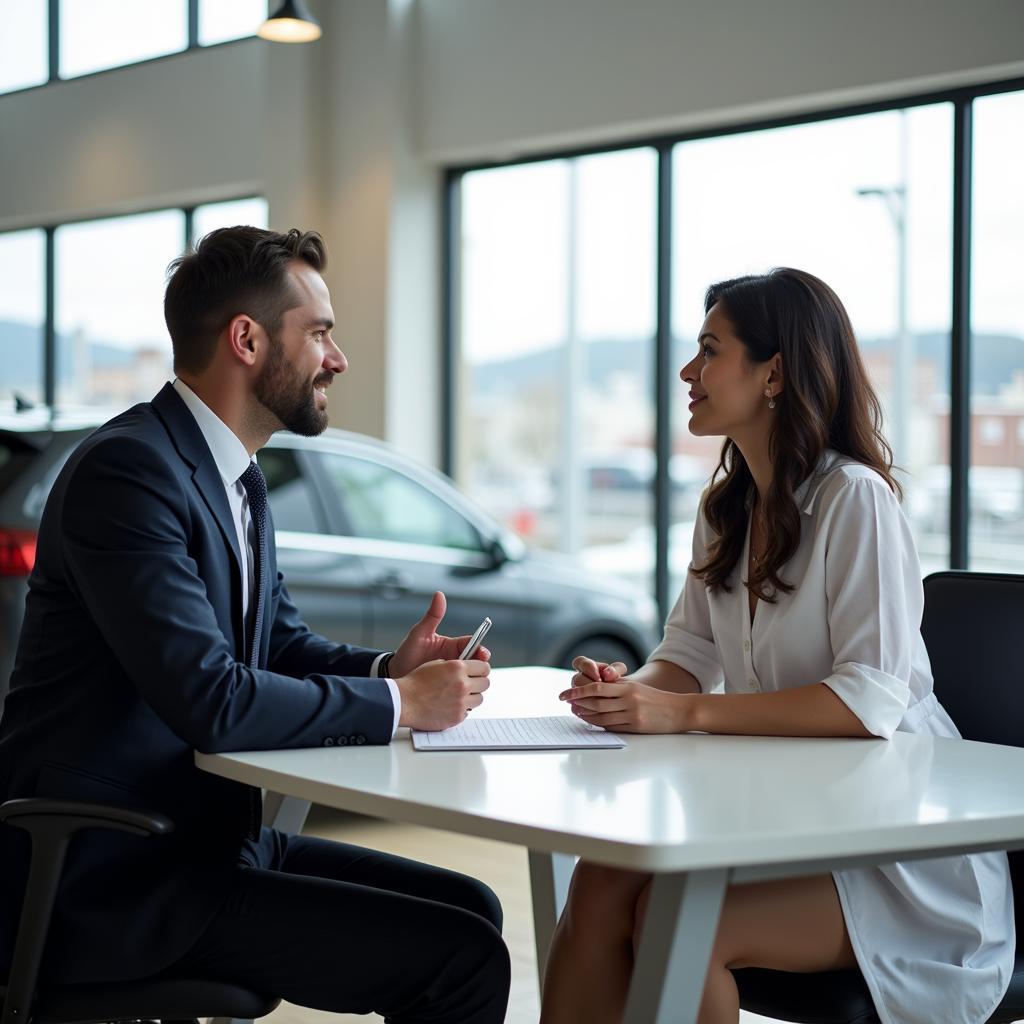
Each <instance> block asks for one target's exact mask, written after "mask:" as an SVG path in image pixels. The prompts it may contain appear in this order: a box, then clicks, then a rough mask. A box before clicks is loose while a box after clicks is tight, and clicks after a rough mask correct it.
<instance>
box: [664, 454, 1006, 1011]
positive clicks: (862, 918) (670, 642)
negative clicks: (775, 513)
mask: <svg viewBox="0 0 1024 1024" xmlns="http://www.w3.org/2000/svg"><path fill="white" fill-rule="evenodd" d="M796 499H797V504H798V505H799V507H800V512H801V516H800V525H801V532H800V541H799V545H798V547H797V550H796V552H795V553H794V555H793V557H792V558H791V559H790V560H789V561H788V562H787V563H786V565H785V566H784V567H783V568H782V571H781V572H780V576H781V578H782V579H783V580H785V581H786V582H787V583H790V584H793V585H794V586H795V589H794V590H793V591H791V592H790V593H782V592H780V593H779V594H778V595H777V598H776V601H775V602H774V603H769V602H766V601H760V600H759V601H758V602H757V606H756V609H755V612H754V620H753V625H751V620H750V607H749V601H748V592H747V589H746V587H744V585H743V583H742V580H743V579H745V578H746V567H747V565H748V564H749V559H748V556H749V550H750V527H749V521H748V523H747V524H746V540H745V542H744V546H743V553H742V555H741V556H740V559H739V561H738V562H737V564H736V566H735V567H734V568H733V571H732V573H731V574H730V576H729V579H728V581H727V582H728V584H729V586H730V588H731V589H730V590H729V591H725V590H724V589H719V590H717V591H715V592H711V591H710V590H708V588H707V587H705V585H704V583H703V582H702V581H701V580H699V579H697V578H696V577H695V576H693V575H692V574H691V573H687V577H686V582H685V583H684V585H683V590H682V593H681V594H680V595H679V600H678V601H677V602H676V605H675V607H674V608H673V610H672V613H671V614H670V615H669V618H668V622H667V623H666V625H665V635H664V639H663V640H662V642H661V644H660V645H659V646H658V647H657V648H656V649H655V650H654V652H653V653H652V654H651V656H650V659H649V660H650V661H655V660H660V661H668V662H672V663H673V664H675V665H679V666H680V667H681V668H684V669H686V671H688V672H690V673H691V674H692V675H693V676H695V677H696V679H697V681H698V682H699V683H700V686H701V690H702V691H704V692H708V691H711V690H714V689H719V688H720V687H721V686H722V684H723V683H724V689H725V692H726V693H758V692H769V691H775V690H783V689H790V688H793V687H798V686H806V685H809V684H812V683H818V682H824V683H825V684H826V685H827V686H829V687H830V688H831V689H832V690H833V691H834V692H835V693H836V694H837V696H838V697H839V698H840V699H841V700H842V701H843V702H844V703H845V704H846V705H847V706H848V707H849V708H850V709H851V710H852V711H853V713H854V714H855V715H856V716H857V717H858V718H859V719H860V720H861V722H863V724H864V726H865V728H866V729H868V731H869V732H871V733H873V734H874V735H875V736H879V737H883V738H888V737H890V736H891V735H892V734H893V733H894V732H895V731H896V730H900V731H903V732H911V733H931V734H933V735H938V736H947V737H959V733H958V732H957V731H956V727H955V726H954V725H953V723H952V721H951V719H950V718H949V716H948V715H947V714H946V711H945V709H944V708H943V707H942V706H941V705H940V704H939V702H938V701H937V700H936V699H935V696H934V694H933V693H932V675H931V666H930V664H929V661H928V652H927V650H926V649H925V646H924V640H923V639H922V637H921V616H922V611H923V607H924V592H923V588H922V585H921V568H920V565H919V563H918V558H917V551H916V549H915V547H914V541H913V537H912V535H911V532H910V526H909V524H908V523H907V520H906V517H905V516H904V514H903V511H902V509H901V508H900V505H899V502H898V500H897V498H896V496H895V495H894V494H893V492H892V490H890V488H889V486H888V484H886V482H885V480H884V479H883V478H882V477H881V476H880V475H879V474H878V473H876V472H875V471H874V470H872V469H869V468H868V467H867V466H864V465H861V464H859V463H856V462H853V461H851V460H849V459H846V458H844V457H842V456H840V455H838V454H837V453H835V452H828V453H827V454H826V455H825V457H824V458H823V459H822V462H821V464H820V465H819V467H818V469H817V471H816V472H815V473H814V474H812V476H811V477H810V478H809V479H808V480H806V481H805V482H804V483H803V484H802V485H801V486H800V487H799V488H798V490H797V492H796ZM748 520H749V516H748ZM712 536H713V535H712V531H711V527H710V525H709V524H708V522H707V520H706V519H705V518H704V516H703V514H702V515H701V516H700V518H699V520H698V522H697V525H696V529H695V531H694V537H693V562H692V563H691V566H692V565H704V564H706V562H707V558H708V554H707V553H708V547H709V544H710V542H711V540H712ZM833 877H834V878H835V882H836V888H837V891H838V893H839V898H840V903H841V905H842V908H843V914H844V917H845V919H846V924H847V929H848V931H849V933H850V940H851V943H852V945H853V948H854V951H855V953H856V955H857V961H858V964H859V966H860V968H861V971H862V973H863V974H864V977H865V980H866V981H867V984H868V987H869V989H870V990H871V994H872V997H873V999H874V1002H875V1007H876V1009H877V1011H878V1014H879V1017H880V1018H881V1020H882V1021H883V1024H917V1022H920V1024H926V1022H927V1024H932V1022H934V1021H937V1020H948V1021H952V1020H956V1021H957V1022H962V1024H976V1022H977V1024H981V1022H982V1021H985V1020H987V1018H988V1016H989V1014H990V1013H991V1011H992V1010H993V1009H994V1007H995V1006H996V1005H997V1004H998V1002H999V1000H1000V999H1001V998H1002V996H1003V994H1004V992H1005V991H1006V987H1007V986H1008V984H1009V981H1010V975H1011V974H1012V970H1013V955H1014V922H1013V896H1012V891H1011V889H1010V882H1009V872H1008V868H1007V863H1006V855H1005V854H1003V853H985V854H971V855H963V856H958V857H946V858H940V859H938V860H930V861H917V862H913V863H905V864H891V865H885V866H882V867H876V868H858V869H851V870H848V871H837V872H833ZM937 912H938V913H939V914H940V917H941V919H942V920H943V922H944V924H943V928H942V929H937V928H936V920H937V917H936V914H937ZM939 932H941V935H940V934H939Z"/></svg>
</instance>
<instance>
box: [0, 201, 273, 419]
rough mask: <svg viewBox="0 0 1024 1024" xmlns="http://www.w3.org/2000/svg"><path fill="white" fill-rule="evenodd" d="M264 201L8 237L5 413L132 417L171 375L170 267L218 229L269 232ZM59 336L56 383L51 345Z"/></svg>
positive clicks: (1, 320)
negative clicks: (64, 411) (27, 405)
mask: <svg viewBox="0 0 1024 1024" xmlns="http://www.w3.org/2000/svg"><path fill="white" fill-rule="evenodd" d="M267 215H268V210H267V202H266V200H265V199H262V198H259V197H255V198H248V199H236V200H230V201H226V202H218V203H208V204H205V205H203V206H198V207H195V208H194V209H192V210H188V211H186V210H182V209H175V210H157V211H154V212H152V213H144V214H138V215H135V216H128V217H110V218H106V219H102V220H92V221H81V222H79V223H76V224H66V225H62V226H59V227H57V228H55V229H54V230H53V231H52V232H47V231H45V230H42V229H33V230H30V231H13V232H7V233H5V234H0V408H10V407H12V406H13V405H14V403H15V402H16V401H17V400H18V399H25V400H28V401H31V402H33V403H39V402H44V403H51V404H53V405H54V406H55V407H67V406H78V405H99V406H104V407H107V408H124V407H125V406H127V405H130V404H131V403H133V402H136V401H139V400H142V399H148V398H151V397H152V396H153V395H154V394H155V393H156V391H157V390H159V388H160V386H161V385H162V384H163V382H164V381H166V380H167V379H168V378H169V377H170V376H171V373H172V369H171V346H170V339H169V338H168V336H167V331H166V327H165V325H164V317H163V294H164V288H165V286H166V277H165V274H166V270H167V265H168V264H169V263H170V262H171V260H173V259H174V258H175V257H176V256H178V255H179V254H180V253H181V252H182V250H183V249H184V248H185V245H186V243H187V241H189V239H188V238H186V234H187V231H188V227H189V226H191V237H192V239H196V240H198V239H199V238H201V237H202V236H203V235H205V234H206V233H207V232H209V231H212V230H213V229H214V228H218V227H227V226H231V225H235V224H252V225H254V226H256V227H266V226H267ZM48 234H49V236H50V238H51V239H52V242H51V243H50V244H52V246H53V258H52V264H53V280H52V282H51V288H52V291H53V295H54V304H53V305H54V308H53V325H52V331H50V332H48V331H47V328H46V293H47V279H46V266H47V262H48V261H47V244H48V243H47V235H48ZM48 335H49V336H52V337H53V339H54V342H53V351H52V353H51V354H50V355H51V359H50V363H51V364H52V366H53V368H54V369H53V379H52V382H49V383H48V382H47V380H46V376H45V365H46V362H47V361H46V359H45V358H44V355H45V339H46V338H47V336H48Z"/></svg>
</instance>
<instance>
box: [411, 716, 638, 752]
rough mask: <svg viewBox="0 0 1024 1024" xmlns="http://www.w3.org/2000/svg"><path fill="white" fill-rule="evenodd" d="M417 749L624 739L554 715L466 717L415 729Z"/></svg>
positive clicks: (557, 746)
mask: <svg viewBox="0 0 1024 1024" xmlns="http://www.w3.org/2000/svg"><path fill="white" fill-rule="evenodd" d="M412 745H413V746H414V747H415V748H416V749H417V750H569V749H577V748H579V747H589V748H595V747H596V748H617V747H624V746H625V745H626V743H625V740H623V739H621V738H620V737H618V736H616V735H615V734H614V733H611V732H605V731H604V730H603V729H597V728H595V727H593V726H590V725H587V724H586V722H581V721H580V720H579V719H578V718H569V717H568V716H565V715H556V716H553V717H551V718H467V719H466V721H464V722H462V723H461V724H460V725H454V726H452V728H450V729H445V730H443V731H442V732H421V731H420V730H419V729H413V730H412Z"/></svg>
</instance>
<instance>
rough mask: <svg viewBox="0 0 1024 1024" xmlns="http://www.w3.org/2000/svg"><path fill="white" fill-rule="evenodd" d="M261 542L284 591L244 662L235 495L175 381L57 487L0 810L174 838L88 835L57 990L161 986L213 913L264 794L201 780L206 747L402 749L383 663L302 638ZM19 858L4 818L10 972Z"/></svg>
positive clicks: (10, 715) (102, 432)
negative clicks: (104, 808) (89, 818)
mask: <svg viewBox="0 0 1024 1024" xmlns="http://www.w3.org/2000/svg"><path fill="white" fill-rule="evenodd" d="M269 532H270V572H269V574H268V577H267V578H268V579H269V580H271V581H273V585H272V592H271V595H270V600H269V601H267V602H266V608H265V616H266V617H265V619H264V623H263V633H262V643H261V651H260V658H259V666H260V667H259V668H258V669H252V668H250V667H249V666H248V665H247V664H246V662H245V656H244V651H245V636H244V624H243V620H242V583H241V571H240V568H239V565H240V563H239V558H240V552H239V551H238V541H237V534H236V531H235V527H234V524H233V522H232V520H231V512H230V508H229V505H228V500H227V495H226V493H225V490H224V483H223V481H222V479H221V477H220V474H219V473H218V471H217V467H216V464H215V463H214V459H213V456H212V454H211V453H210V450H209V448H208V447H207V445H206V441H205V440H204V438H203V435H202V433H201V432H200V430H199V427H198V425H197V424H196V422H195V420H194V418H193V417H192V414H191V412H189V410H188V408H187V407H186V405H185V404H184V402H182V400H181V398H180V397H179V396H178V395H177V393H176V392H175V391H174V389H173V388H172V387H171V386H170V385H169V384H168V385H167V386H165V387H164V389H163V390H162V391H161V392H160V393H159V394H158V395H157V396H156V398H155V399H154V400H153V401H152V402H151V403H146V404H142V405H137V406H135V407H134V408H132V409H129V410H128V411H127V412H125V413H123V414H122V415H120V416H118V417H116V418H115V419H113V420H111V421H110V422H109V423H107V424H105V425H104V426H103V427H101V428H100V429H99V430H97V431H96V432H95V433H93V434H91V435H90V436H89V437H88V438H86V440H85V441H83V442H82V444H81V445H80V446H79V447H78V449H77V450H76V451H75V452H74V454H73V455H72V456H71V458H70V459H69V461H68V463H67V465H66V466H65V467H64V469H63V471H62V472H61V474H60V476H59V477H58V478H57V482H56V484H55V485H54V487H53V490H52V492H51V493H50V496H49V499H48V501H47V503H46V509H45V511H44V513H43V518H42V522H41V525H40V529H39V545H38V551H37V557H36V565H35V568H34V570H33V572H32V575H31V578H30V580H29V593H28V598H27V601H26V608H25V619H24V624H23V626H22V631H21V638H20V642H19V645H18V653H17V658H16V661H15V668H14V672H13V674H12V676H11V686H10V692H9V694H8V697H7V701H6V704H5V708H4V714H3V719H2V721H0V801H2V800H6V799H8V798H11V797H25V796H46V797H53V798H65V799H72V798H73V799H81V800H89V801H93V802H97V803H114V804H120V805H123V806H128V807H138V808H146V809H150V810H154V811H160V812H162V813H164V814H166V815H167V816H168V817H170V818H171V819H172V820H173V821H174V823H175V826H176V828H175V831H174V833H173V834H172V835H169V836H166V837H160V838H157V837H149V838H146V837H138V836H130V835H126V834H124V833H114V832H104V831H99V830H92V829H90V830H87V831H85V832H82V833H79V835H78V837H77V838H76V839H75V840H74V841H73V843H72V845H71V848H70V851H69V854H68V861H67V867H66V869H65V875H64V882H63V884H62V887H61V890H60V893H59V896H58V906H57V911H56V914H55V918H54V926H53V931H52V932H51V939H50V942H49V944H48V952H47V960H46V963H45V964H44V970H45V971H46V973H47V975H48V976H49V977H50V979H51V980H60V981H68V982H70V981H79V980H103V979H106V980H117V979H125V978H135V977H144V976H146V975H150V974H154V973H157V972H158V971H160V970H161V969H163V968H164V967H166V966H167V965H169V964H170V963H172V962H173V961H174V960H175V959H177V958H178V957H180V956H181V954H183V953H184V952H185V951H186V950H187V949H188V948H189V947H190V946H191V945H193V944H194V943H195V941H196V939H197V938H198V937H199V935H200V934H201V932H202V930H203V928H204V927H205V925H206V924H207V923H208V921H209V920H210V918H211V917H212V916H213V914H214V913H216V911H217V909H218V908H219V906H220V905H221V903H222V901H223V899H224V895H225V891H226V887H225V882H226V878H227V876H228V874H229V873H230V872H231V871H232V870H233V869H234V867H235V865H236V864H237V863H238V858H239V851H240V848H241V846H242V844H243V842H244V840H245V836H246V832H247V827H248V823H249V810H250V800H251V796H252V793H251V791H250V789H249V787H247V786H244V785H241V784H239V783H235V782H230V781H227V780H225V779H220V778H217V777H215V776H213V775H209V774H207V773H204V772H200V771H199V770H198V769H197V768H196V767H195V765H194V763H193V752H194V751H195V750H200V751H204V752H217V751H227V750H252V749H275V748H282V747H309V746H319V745H321V744H325V743H335V742H336V741H337V740H338V738H339V737H346V738H347V739H349V740H352V741H353V742H357V743H361V742H365V743H387V742H388V741H389V740H390V738H391V730H392V725H393V721H394V706H393V704H392V701H391V697H390V694H389V691H388V688H387V684H386V683H385V682H384V681H383V680H380V679H369V678H366V677H367V676H368V675H369V672H370V669H371V665H372V662H373V660H374V658H375V657H376V655H377V654H378V653H379V652H378V651H370V650H366V649H365V648H359V647H350V646H347V645H338V644H335V643H332V642H330V641H328V640H325V639H324V638H323V637H320V636H317V635H315V634H314V633H312V632H310V630H309V629H308V628H307V627H306V626H305V624H304V623H303V622H302V620H301V619H300V618H299V615H298V612H297V611H296V609H295V605H294V604H293V603H292V601H291V599H290V598H289V596H288V591H287V589H286V588H285V585H284V582H283V579H282V577H281V575H280V574H279V573H278V572H277V562H276V557H275V551H274V544H273V530H272V528H271V530H270V531H269ZM346 677H348V678H346ZM27 848H28V842H27V837H26V836H25V834H24V833H23V832H20V831H19V830H16V829H14V828H12V827H10V826H3V825H0V972H2V973H3V975H6V968H7V965H8V964H9V963H10V956H11V948H12V943H13V935H14V928H15V925H16V921H17V916H18V912H19V908H20V905H21V897H22V894H23V891H24V883H25V865H26V863H27Z"/></svg>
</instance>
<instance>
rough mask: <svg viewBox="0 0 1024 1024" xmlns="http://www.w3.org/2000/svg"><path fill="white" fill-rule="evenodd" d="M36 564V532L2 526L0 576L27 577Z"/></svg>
mask: <svg viewBox="0 0 1024 1024" xmlns="http://www.w3.org/2000/svg"><path fill="white" fill-rule="evenodd" d="M35 563H36V535H35V532H34V531H32V530H12V529H8V528H7V527H6V526H0V576H27V575H28V574H29V573H30V572H31V571H32V566H33V565H35Z"/></svg>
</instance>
